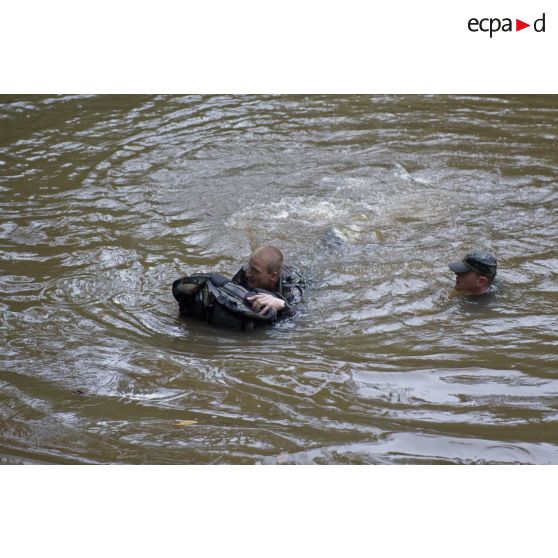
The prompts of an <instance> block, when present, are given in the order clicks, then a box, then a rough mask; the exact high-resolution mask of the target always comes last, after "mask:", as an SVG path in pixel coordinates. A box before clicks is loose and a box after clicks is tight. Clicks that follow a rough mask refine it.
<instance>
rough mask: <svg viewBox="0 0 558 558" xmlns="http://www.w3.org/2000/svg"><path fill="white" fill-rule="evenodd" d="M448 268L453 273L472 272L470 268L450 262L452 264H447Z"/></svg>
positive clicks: (460, 263) (459, 263) (461, 263)
mask: <svg viewBox="0 0 558 558" xmlns="http://www.w3.org/2000/svg"><path fill="white" fill-rule="evenodd" d="M448 267H449V268H450V269H451V270H452V271H453V272H454V273H467V272H469V271H474V270H473V269H472V268H471V267H469V266H468V265H466V264H464V263H463V262H452V263H450V264H448Z"/></svg>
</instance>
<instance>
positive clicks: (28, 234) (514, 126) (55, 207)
mask: <svg viewBox="0 0 558 558" xmlns="http://www.w3.org/2000/svg"><path fill="white" fill-rule="evenodd" d="M557 183H558V97H556V96H520V97H513V96H503V97H474V96H341V97H336V96H292V97H291V96H289V97H287V96H280V95H278V96H262V95H258V96H116V97H114V96H20V97H12V96H0V266H1V267H0V269H1V274H0V275H1V277H0V312H1V321H0V459H1V460H2V461H3V462H4V463H182V464H205V463H229V464H236V463H264V464H266V463H297V464H305V463H325V464H330V463H338V464H339V463H381V464H388V463H537V464H541V463H558V370H557V361H558V358H557V355H558V335H557V331H558V304H557V303H558V282H557V276H558V251H557V237H558V219H557V201H558V187H557ZM261 243H272V244H275V245H277V246H278V247H280V248H281V249H282V250H283V251H284V253H285V255H286V257H287V261H288V263H289V264H291V265H292V266H293V267H296V268H298V269H300V270H301V271H303V272H304V273H305V275H306V276H307V278H308V280H309V283H310V288H309V290H308V293H307V303H306V305H305V306H304V307H303V310H302V313H301V314H300V315H299V316H298V317H297V318H295V319H294V320H291V321H286V322H283V323H280V324H279V325H277V326H276V327H274V328H272V329H269V330H264V331H256V332H252V333H242V332H239V333H235V332H227V331H220V330H215V329H212V328H211V327H209V326H207V325H204V324H200V323H194V322H190V321H185V320H182V319H179V317H178V315H177V305H176V303H175V301H174V299H173V298H172V296H171V292H170V286H171V284H172V281H173V280H174V279H176V278H178V277H180V276H182V275H185V274H187V273H192V272H203V271H217V272H220V273H224V274H227V275H231V274H232V273H234V272H235V271H236V270H237V269H238V268H239V267H240V266H241V265H242V264H243V263H244V262H245V261H246V259H247V257H248V255H249V253H250V250H251V249H252V248H253V247H255V246H257V245H259V244H261ZM474 248H484V249H487V250H490V251H492V252H493V253H494V254H495V255H496V256H497V257H498V260H499V265H500V268H499V274H498V280H497V284H496V293H495V295H494V296H492V297H490V298H488V299H486V300H484V301H478V300H471V299H466V298H463V297H459V296H455V293H454V292H453V274H452V273H451V272H449V270H448V268H447V263H448V262H449V261H453V260H456V259H460V258H461V257H462V256H463V255H464V254H465V253H466V252H467V251H469V250H471V249H474Z"/></svg>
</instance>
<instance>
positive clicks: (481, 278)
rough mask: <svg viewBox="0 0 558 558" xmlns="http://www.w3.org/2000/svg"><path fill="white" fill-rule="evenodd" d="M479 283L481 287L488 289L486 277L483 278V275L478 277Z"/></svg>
mask: <svg viewBox="0 0 558 558" xmlns="http://www.w3.org/2000/svg"><path fill="white" fill-rule="evenodd" d="M479 283H480V284H481V285H482V286H483V287H488V277H485V276H484V275H479Z"/></svg>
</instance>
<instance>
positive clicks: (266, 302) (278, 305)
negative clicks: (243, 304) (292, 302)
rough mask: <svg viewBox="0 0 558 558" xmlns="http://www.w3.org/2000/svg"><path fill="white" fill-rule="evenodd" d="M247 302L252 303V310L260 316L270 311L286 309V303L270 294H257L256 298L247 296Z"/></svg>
mask: <svg viewBox="0 0 558 558" xmlns="http://www.w3.org/2000/svg"><path fill="white" fill-rule="evenodd" d="M246 300H249V301H250V302H251V303H252V308H253V309H254V310H255V311H256V312H259V313H260V314H265V313H266V312H267V311H268V310H270V309H271V308H273V309H274V310H277V311H279V310H283V308H285V301H284V300H281V299H280V298H277V297H276V296H273V295H270V294H263V293H262V294H257V295H254V296H247V297H246Z"/></svg>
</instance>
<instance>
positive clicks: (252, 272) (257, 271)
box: [246, 256, 278, 291]
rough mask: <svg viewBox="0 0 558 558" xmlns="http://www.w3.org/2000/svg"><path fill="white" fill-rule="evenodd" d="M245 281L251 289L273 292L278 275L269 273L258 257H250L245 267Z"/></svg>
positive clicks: (274, 272) (263, 262)
mask: <svg viewBox="0 0 558 558" xmlns="http://www.w3.org/2000/svg"><path fill="white" fill-rule="evenodd" d="M246 279H247V280H248V286H249V287H250V288H251V289H267V290H268V291H273V290H274V289H275V287H276V286H277V279H278V274H277V272H276V271H273V272H272V273H269V272H268V271H267V265H266V262H265V261H264V260H263V259H262V258H259V257H258V256H252V257H251V258H250V260H249V262H248V265H247V267H246Z"/></svg>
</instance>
